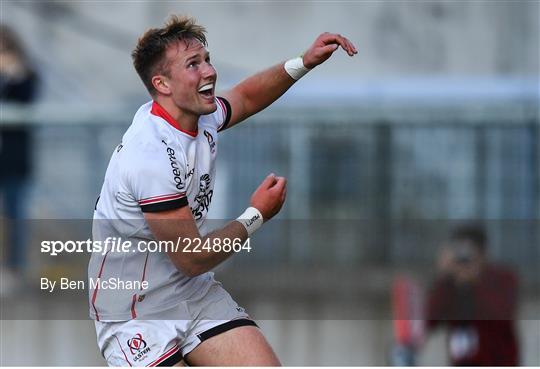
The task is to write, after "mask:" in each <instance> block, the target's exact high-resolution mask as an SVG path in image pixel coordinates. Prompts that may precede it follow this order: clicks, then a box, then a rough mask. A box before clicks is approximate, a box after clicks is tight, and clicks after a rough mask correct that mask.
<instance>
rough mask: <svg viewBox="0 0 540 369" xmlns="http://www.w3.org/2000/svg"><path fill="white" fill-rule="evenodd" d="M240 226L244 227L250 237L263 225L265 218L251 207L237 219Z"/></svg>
mask: <svg viewBox="0 0 540 369" xmlns="http://www.w3.org/2000/svg"><path fill="white" fill-rule="evenodd" d="M236 220H237V221H238V222H240V224H242V225H243V226H244V228H245V229H246V231H247V233H248V237H249V236H251V235H252V234H253V232H255V231H256V230H257V229H259V228H260V226H262V224H263V221H264V220H263V216H262V214H261V212H260V211H259V210H257V209H255V208H254V207H252V206H250V207H249V208H247V209H246V211H244V213H243V214H242V215H240V216H239V217H238V218H237V219H236Z"/></svg>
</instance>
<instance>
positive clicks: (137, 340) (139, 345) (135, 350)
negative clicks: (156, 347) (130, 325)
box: [127, 333, 151, 361]
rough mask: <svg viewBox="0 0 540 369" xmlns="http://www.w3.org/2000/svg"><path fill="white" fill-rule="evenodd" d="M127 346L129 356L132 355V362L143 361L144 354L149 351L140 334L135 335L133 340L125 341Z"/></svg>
mask: <svg viewBox="0 0 540 369" xmlns="http://www.w3.org/2000/svg"><path fill="white" fill-rule="evenodd" d="M127 345H128V347H129V351H130V352H131V355H133V361H139V360H142V359H144V358H145V357H146V354H148V353H149V352H150V351H151V350H150V347H148V345H147V344H146V341H145V340H144V339H143V337H142V334H140V333H137V334H136V335H135V336H133V338H130V339H129V340H128V341H127Z"/></svg>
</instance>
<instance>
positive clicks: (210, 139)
mask: <svg viewBox="0 0 540 369" xmlns="http://www.w3.org/2000/svg"><path fill="white" fill-rule="evenodd" d="M204 135H205V136H206V139H207V140H208V145H209V146H210V152H211V153H212V154H214V153H215V152H216V143H215V142H214V137H213V136H212V134H211V133H210V132H208V131H207V130H206V129H205V130H204Z"/></svg>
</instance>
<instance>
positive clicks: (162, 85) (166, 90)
mask: <svg viewBox="0 0 540 369" xmlns="http://www.w3.org/2000/svg"><path fill="white" fill-rule="evenodd" d="M152 85H153V86H154V88H155V89H156V91H158V92H159V93H161V94H163V95H170V94H171V89H170V86H169V82H168V81H167V79H166V78H165V77H164V76H162V75H160V74H158V75H156V76H153V77H152Z"/></svg>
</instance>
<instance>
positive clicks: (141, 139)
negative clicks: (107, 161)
mask: <svg viewBox="0 0 540 369" xmlns="http://www.w3.org/2000/svg"><path fill="white" fill-rule="evenodd" d="M151 109H152V101H150V102H148V103H146V104H144V105H142V106H141V107H140V108H139V110H137V113H135V116H134V118H133V122H132V124H131V126H130V127H129V128H128V130H127V131H126V133H125V134H124V136H123V138H122V145H123V146H124V147H125V148H126V152H129V153H133V154H137V153H139V154H143V155H144V154H148V153H152V152H156V151H162V149H163V147H164V146H167V145H170V144H171V143H172V142H173V141H174V136H173V135H171V131H170V129H168V127H167V125H165V124H162V122H161V121H160V119H161V118H159V117H157V116H155V115H154V114H152V113H151Z"/></svg>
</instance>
